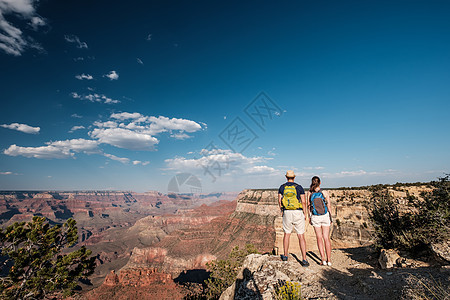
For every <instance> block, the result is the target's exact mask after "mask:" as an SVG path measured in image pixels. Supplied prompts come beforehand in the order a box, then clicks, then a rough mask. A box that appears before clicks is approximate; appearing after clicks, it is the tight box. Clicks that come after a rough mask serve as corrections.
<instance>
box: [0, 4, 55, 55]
mask: <svg viewBox="0 0 450 300" xmlns="http://www.w3.org/2000/svg"><path fill="white" fill-rule="evenodd" d="M35 3H38V2H37V1H33V0H0V49H1V50H3V51H4V52H6V53H7V54H10V55H14V56H20V55H22V53H23V52H24V51H25V50H26V49H27V48H35V49H38V50H43V48H42V47H41V46H40V45H39V44H38V43H36V42H34V40H33V39H32V38H31V37H29V36H26V35H24V33H23V32H22V30H21V29H19V28H18V27H17V26H16V25H14V24H12V23H10V22H9V21H7V20H6V18H5V16H6V15H14V16H18V17H19V18H20V19H24V20H27V21H29V25H30V26H31V27H32V28H33V29H34V30H37V29H38V28H39V27H40V26H44V25H46V23H45V20H44V19H43V18H42V17H40V16H39V15H37V14H36V7H35Z"/></svg>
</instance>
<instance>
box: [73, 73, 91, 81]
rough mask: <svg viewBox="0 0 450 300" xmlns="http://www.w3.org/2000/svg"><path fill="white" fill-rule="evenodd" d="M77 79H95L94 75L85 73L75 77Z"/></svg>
mask: <svg viewBox="0 0 450 300" xmlns="http://www.w3.org/2000/svg"><path fill="white" fill-rule="evenodd" d="M75 78H76V79H78V80H83V79H86V80H92V79H94V77H93V76H92V75H89V74H84V73H83V74H80V75H75Z"/></svg>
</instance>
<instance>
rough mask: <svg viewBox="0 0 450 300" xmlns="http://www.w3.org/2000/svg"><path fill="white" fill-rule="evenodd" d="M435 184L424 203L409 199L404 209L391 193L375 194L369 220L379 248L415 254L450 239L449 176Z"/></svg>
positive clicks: (372, 198) (424, 196) (412, 198)
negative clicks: (424, 247) (430, 245)
mask: <svg viewBox="0 0 450 300" xmlns="http://www.w3.org/2000/svg"><path fill="white" fill-rule="evenodd" d="M431 184H432V186H433V187H434V189H433V191H432V192H427V193H422V195H421V196H422V198H423V200H419V199H417V198H415V197H408V202H407V204H401V205H400V204H398V203H397V202H396V201H395V199H393V198H392V196H390V194H389V193H388V191H387V189H373V190H372V196H371V204H370V206H369V217H370V220H371V221H372V223H373V226H374V229H375V243H376V246H377V247H378V248H398V249H403V250H408V251H414V250H415V249H417V248H419V247H423V246H426V245H429V244H430V243H432V242H439V241H444V240H448V239H449V238H450V196H449V190H450V189H449V187H450V182H449V176H448V175H447V176H445V177H443V178H440V179H439V181H434V182H431ZM405 205H406V207H405Z"/></svg>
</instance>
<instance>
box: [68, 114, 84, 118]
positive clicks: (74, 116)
mask: <svg viewBox="0 0 450 300" xmlns="http://www.w3.org/2000/svg"><path fill="white" fill-rule="evenodd" d="M71 117H72V118H77V119H81V118H83V116H80V115H78V114H72V115H71Z"/></svg>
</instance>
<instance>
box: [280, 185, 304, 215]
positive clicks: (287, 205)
mask: <svg viewBox="0 0 450 300" xmlns="http://www.w3.org/2000/svg"><path fill="white" fill-rule="evenodd" d="M297 186H298V184H294V185H286V186H284V192H283V199H282V200H281V203H282V204H283V207H284V209H288V210H291V209H302V203H301V202H300V201H298V198H297Z"/></svg>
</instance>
